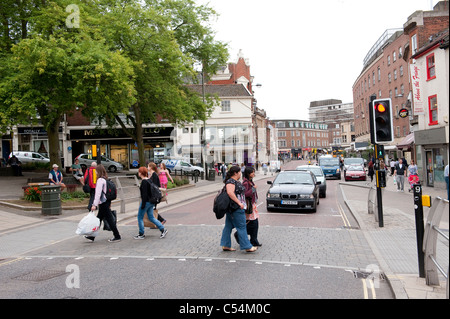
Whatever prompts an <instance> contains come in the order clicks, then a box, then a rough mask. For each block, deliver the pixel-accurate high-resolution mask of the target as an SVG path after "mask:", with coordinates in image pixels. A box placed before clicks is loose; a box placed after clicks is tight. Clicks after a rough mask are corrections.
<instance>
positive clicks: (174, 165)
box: [161, 159, 204, 175]
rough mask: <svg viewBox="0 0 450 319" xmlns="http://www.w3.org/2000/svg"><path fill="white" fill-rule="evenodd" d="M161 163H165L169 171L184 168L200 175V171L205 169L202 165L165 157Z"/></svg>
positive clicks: (185, 170) (183, 169)
mask: <svg viewBox="0 0 450 319" xmlns="http://www.w3.org/2000/svg"><path fill="white" fill-rule="evenodd" d="M161 163H164V165H166V168H167V169H168V170H169V172H172V171H173V170H182V171H184V172H190V173H194V174H195V175H200V173H202V172H204V169H203V168H202V167H200V166H194V165H191V164H189V163H188V162H185V161H182V160H171V159H165V160H162V161H161Z"/></svg>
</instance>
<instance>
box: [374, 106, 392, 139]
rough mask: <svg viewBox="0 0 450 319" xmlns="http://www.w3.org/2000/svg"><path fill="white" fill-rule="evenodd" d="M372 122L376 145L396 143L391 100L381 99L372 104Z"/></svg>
mask: <svg viewBox="0 0 450 319" xmlns="http://www.w3.org/2000/svg"><path fill="white" fill-rule="evenodd" d="M372 106H373V107H372V112H373V116H372V120H373V128H374V132H373V134H374V141H375V143H390V142H393V141H394V127H393V122H392V121H393V117H392V103H391V99H379V100H374V101H373V102H372Z"/></svg>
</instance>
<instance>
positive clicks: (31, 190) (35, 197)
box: [24, 187, 42, 202]
mask: <svg viewBox="0 0 450 319" xmlns="http://www.w3.org/2000/svg"><path fill="white" fill-rule="evenodd" d="M41 195H42V191H41V188H40V187H28V188H27V189H26V190H25V196H24V198H25V199H26V200H28V201H30V202H40V201H41Z"/></svg>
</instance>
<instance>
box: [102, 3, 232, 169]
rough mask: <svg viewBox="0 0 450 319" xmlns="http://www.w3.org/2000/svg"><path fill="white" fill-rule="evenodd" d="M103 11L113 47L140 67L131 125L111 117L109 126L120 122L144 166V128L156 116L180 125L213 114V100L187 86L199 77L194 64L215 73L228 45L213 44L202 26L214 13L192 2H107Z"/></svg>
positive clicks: (136, 80)
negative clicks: (135, 144)
mask: <svg viewBox="0 0 450 319" xmlns="http://www.w3.org/2000/svg"><path fill="white" fill-rule="evenodd" d="M101 11H102V12H104V13H105V17H106V19H107V21H108V22H109V23H108V25H104V29H103V32H102V33H103V34H106V38H107V39H108V41H110V45H111V46H113V47H117V48H119V49H120V50H121V52H123V54H124V55H126V56H127V57H128V58H130V59H131V60H132V61H135V62H139V63H140V64H139V65H138V66H136V67H135V69H134V73H135V75H136V78H135V87H136V91H137V101H136V103H134V104H133V105H132V107H131V110H130V112H129V113H128V115H127V120H126V121H125V122H124V121H122V120H121V118H120V117H119V116H118V114H114V113H113V112H109V113H108V116H107V117H108V119H109V121H108V123H109V125H110V126H114V125H115V124H116V123H118V124H119V125H120V126H121V127H122V129H123V130H124V132H126V133H127V134H128V135H129V136H130V137H131V138H132V139H133V140H134V141H135V142H136V143H137V145H138V151H139V162H140V163H145V161H146V159H145V157H144V141H143V133H142V127H143V125H144V124H149V123H155V122H156V121H157V116H160V117H162V118H164V119H168V120H169V121H170V122H171V123H178V124H182V123H186V122H192V121H194V120H204V119H206V117H207V116H208V115H209V114H210V112H211V111H212V108H213V107H214V105H215V100H214V99H212V98H209V97H208V98H207V99H206V101H205V102H206V103H203V101H202V99H201V97H199V96H198V95H197V94H196V93H194V92H191V91H189V90H188V89H187V88H186V86H185V83H186V80H187V79H190V80H191V81H192V79H195V78H196V73H195V71H194V70H193V65H194V63H195V62H196V61H202V62H203V65H204V67H205V69H206V70H208V71H211V72H215V71H216V70H217V69H218V67H219V66H221V65H223V64H225V62H226V59H227V57H228V52H227V50H226V45H224V44H222V43H220V42H216V41H214V39H213V34H212V31H211V30H210V29H209V28H208V27H205V26H203V25H202V23H204V22H205V21H206V19H207V18H208V17H209V16H210V15H212V14H213V13H214V12H213V11H212V10H210V9H207V8H206V7H204V6H201V7H196V6H195V5H194V2H193V1H191V0H170V1H161V0H147V1H145V2H144V3H143V2H142V1H123V0H116V1H108V2H105V3H104V6H103V7H102V10H101ZM136 65H137V64H136ZM130 124H131V126H132V127H133V129H129V125H130Z"/></svg>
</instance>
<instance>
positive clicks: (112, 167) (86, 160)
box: [75, 154, 123, 172]
mask: <svg viewBox="0 0 450 319" xmlns="http://www.w3.org/2000/svg"><path fill="white" fill-rule="evenodd" d="M75 159H78V160H79V161H80V166H81V168H83V169H86V168H88V167H89V166H91V164H92V162H96V161H97V159H96V158H93V157H92V155H91V154H80V155H78V156H77V157H76V158H75ZM102 165H103V166H104V167H105V168H106V169H107V170H108V171H110V172H118V171H121V170H123V166H122V164H120V163H117V162H115V161H113V160H111V159H109V158H107V157H105V156H102Z"/></svg>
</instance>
